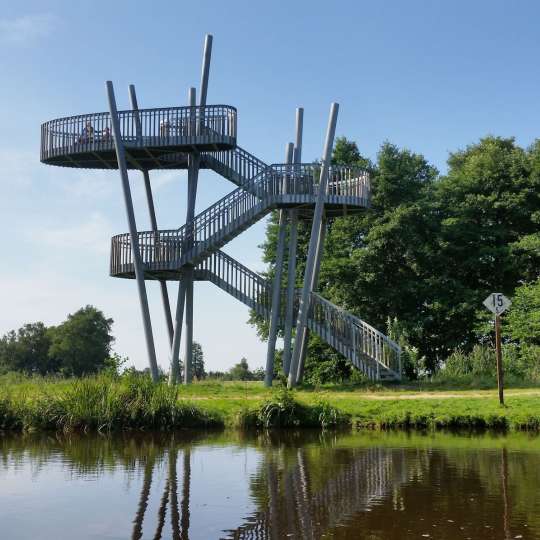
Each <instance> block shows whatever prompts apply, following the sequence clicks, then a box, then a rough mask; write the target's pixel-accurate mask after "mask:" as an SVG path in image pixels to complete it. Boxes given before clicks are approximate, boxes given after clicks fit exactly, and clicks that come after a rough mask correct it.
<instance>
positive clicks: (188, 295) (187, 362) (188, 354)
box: [182, 34, 213, 384]
mask: <svg viewBox="0 0 540 540" xmlns="http://www.w3.org/2000/svg"><path fill="white" fill-rule="evenodd" d="M212 39H213V38H212V35H211V34H207V35H206V37H205V40H204V53H203V63H202V69H201V87H200V97H199V99H200V101H199V105H200V106H201V107H204V106H205V105H206V97H207V95H208V79H209V76H210V62H211V59H212ZM188 102H189V105H190V106H191V107H195V106H196V105H197V94H196V90H195V88H190V89H189V96H188ZM193 110H194V109H193ZM191 125H194V122H191ZM203 125H204V113H203V112H201V127H202V126H203ZM200 164H201V158H200V154H199V152H196V151H195V152H192V153H191V154H190V155H189V157H188V201H187V202H188V203H187V213H186V224H189V223H191V222H192V221H193V218H194V217H195V202H196V199H197V184H198V180H199V168H200ZM187 231H188V246H187V248H188V249H189V248H191V247H192V246H193V242H194V239H193V237H191V238H190V234H189V233H190V230H189V228H188V229H187ZM191 233H193V231H191ZM182 280H183V281H185V312H186V313H185V315H186V319H185V320H186V349H185V357H184V384H189V383H190V382H191V380H192V378H193V373H192V372H193V287H194V284H193V266H192V265H186V267H185V271H184V275H183V276H182Z"/></svg>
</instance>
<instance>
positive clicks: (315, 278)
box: [296, 215, 326, 384]
mask: <svg viewBox="0 0 540 540" xmlns="http://www.w3.org/2000/svg"><path fill="white" fill-rule="evenodd" d="M318 238H319V239H318V242H317V254H316V256H315V271H314V272H313V281H312V283H311V290H312V291H313V292H314V291H316V290H317V283H318V281H319V273H320V270H321V259H322V253H323V248H324V239H325V238H326V219H325V218H324V215H323V219H322V221H321V228H320V230H319V235H318ZM308 341H309V328H308V327H307V326H306V329H305V332H304V335H303V338H302V343H301V345H300V360H299V362H298V368H297V371H296V382H297V384H298V383H301V382H302V378H303V377H304V366H305V363H306V355H307V345H308Z"/></svg>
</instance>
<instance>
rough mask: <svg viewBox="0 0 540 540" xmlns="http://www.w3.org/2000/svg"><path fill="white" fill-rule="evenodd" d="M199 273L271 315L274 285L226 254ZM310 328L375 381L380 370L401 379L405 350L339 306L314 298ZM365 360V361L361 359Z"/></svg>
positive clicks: (215, 255) (201, 266)
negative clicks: (403, 352) (382, 368)
mask: <svg viewBox="0 0 540 540" xmlns="http://www.w3.org/2000/svg"><path fill="white" fill-rule="evenodd" d="M196 270H199V271H203V272H206V273H207V275H206V278H207V279H209V280H210V281H212V282H213V283H215V284H216V285H218V286H219V287H220V288H222V289H223V290H225V291H226V292H228V293H229V294H231V295H232V296H234V297H235V298H237V299H239V300H240V301H242V302H243V303H244V304H246V305H248V306H249V307H250V308H252V309H255V311H256V312H257V313H259V314H260V315H263V316H268V315H269V311H270V306H271V300H270V299H271V297H272V283H271V282H270V281H268V280H266V279H265V278H264V277H262V276H260V275H259V274H257V273H256V272H253V271H252V270H250V269H249V268H247V267H246V266H244V265H243V264H241V263H240V262H238V261H237V260H235V259H234V258H232V257H230V256H229V255H227V254H226V253H224V252H222V251H216V252H215V253H212V254H211V255H210V256H209V257H208V258H206V259H205V260H204V261H202V262H201V263H199V265H198V266H197V267H196ZM285 293H286V291H285V289H283V291H282V295H283V302H281V306H282V307H283V306H284V304H285ZM298 303H299V291H298V290H297V291H296V295H295V306H294V312H295V313H296V312H297V311H298ZM281 316H283V313H282V314H281ZM308 324H309V325H310V326H311V327H312V328H313V329H314V330H315V331H316V332H317V333H318V334H319V335H320V337H321V338H323V339H324V340H325V341H327V342H328V341H329V339H330V341H332V340H337V343H336V342H334V343H330V344H331V345H333V346H336V345H339V346H338V347H337V348H338V350H339V351H340V352H341V353H342V354H343V355H344V356H346V357H347V358H349V360H351V361H352V362H353V364H354V365H355V366H356V367H358V368H360V369H362V371H364V372H365V373H367V374H368V375H370V376H372V377H373V378H375V379H376V378H378V377H377V374H378V372H380V366H384V367H385V368H387V369H389V370H391V371H392V372H394V373H395V374H397V375H398V376H400V373H401V365H400V355H401V347H400V346H399V345H398V344H397V343H396V342H395V341H393V340H392V339H390V338H389V337H387V336H385V335H384V334H383V333H382V332H380V331H379V330H377V329H376V328H374V327H373V326H371V325H370V324H368V323H366V322H365V321H363V320H362V319H360V318H359V317H356V316H354V315H352V314H351V313H349V312H347V311H345V310H344V309H342V308H340V307H339V306H336V305H335V304H333V303H332V302H330V301H329V300H326V299H325V298H324V297H322V296H321V295H320V294H317V293H312V294H311V299H310V310H309V320H308ZM361 356H363V357H364V359H362V358H360V357H361ZM366 360H367V361H368V362H366ZM369 362H372V363H374V364H373V365H372V364H369Z"/></svg>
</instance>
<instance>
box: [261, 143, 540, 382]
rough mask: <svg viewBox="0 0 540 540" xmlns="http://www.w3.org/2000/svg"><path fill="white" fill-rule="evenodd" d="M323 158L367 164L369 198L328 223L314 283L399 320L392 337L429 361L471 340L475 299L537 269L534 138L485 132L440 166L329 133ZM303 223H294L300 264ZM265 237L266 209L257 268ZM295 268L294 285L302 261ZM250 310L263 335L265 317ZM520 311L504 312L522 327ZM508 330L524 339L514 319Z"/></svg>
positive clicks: (430, 365) (538, 193)
mask: <svg viewBox="0 0 540 540" xmlns="http://www.w3.org/2000/svg"><path fill="white" fill-rule="evenodd" d="M333 162H334V163H337V164H342V165H356V166H361V167H364V168H365V169H367V170H368V171H369V172H370V174H371V178H372V204H371V208H369V209H368V210H366V211H365V212H363V213H361V214H358V215H352V216H348V217H341V218H336V219H334V220H332V221H331V222H330V223H329V225H328V232H327V236H326V243H325V247H324V255H323V260H322V267H321V273H320V280H319V284H318V289H319V291H320V292H321V293H322V294H323V296H325V297H327V298H328V299H329V300H330V301H332V302H334V303H336V304H337V305H339V306H342V307H343V308H345V309H347V310H349V311H351V312H352V313H354V314H355V315H357V316H359V317H360V318H362V319H364V320H366V321H367V322H369V323H370V324H373V325H374V326H376V327H378V328H380V329H381V330H383V331H384V330H387V331H390V328H389V326H393V329H394V330H396V329H399V334H400V335H399V336H396V337H397V339H400V340H401V341H402V343H404V344H406V345H407V346H408V347H409V351H415V352H414V355H415V357H416V358H417V359H419V358H422V359H423V360H422V362H423V366H424V367H425V368H426V369H427V370H428V371H431V372H433V371H435V370H436V369H437V367H438V366H439V365H440V364H441V363H442V362H444V360H445V359H446V358H447V357H448V356H449V355H450V354H451V353H452V351H454V350H457V349H459V350H461V351H465V352H466V351H470V350H472V348H473V347H474V345H475V344H477V343H478V341H479V335H478V328H479V326H481V324H482V322H484V321H485V310H484V308H483V306H482V300H483V299H484V298H485V297H486V296H487V295H488V294H489V293H490V292H493V291H498V292H503V293H505V294H507V295H509V296H512V295H513V294H514V291H515V290H516V288H517V287H520V286H521V285H522V284H523V283H527V282H529V283H533V282H535V281H536V280H537V278H538V277H539V271H538V269H539V268H540V266H539V263H540V260H539V257H540V234H539V232H538V227H539V223H540V184H539V182H540V142H539V141H537V142H536V143H535V144H533V145H532V146H531V147H530V148H527V149H524V148H521V147H520V146H518V145H517V144H516V142H515V140H514V139H512V138H500V137H491V136H490V137H485V138H483V139H481V140H480V141H479V142H477V143H475V144H472V145H470V146H468V147H466V148H465V149H464V150H459V151H457V152H454V153H452V154H450V156H449V159H448V171H447V173H446V174H444V175H440V174H439V172H438V171H437V169H436V168H435V167H434V166H433V165H431V164H430V163H429V162H428V161H427V160H426V159H425V158H424V157H423V156H422V155H420V154H416V153H414V152H411V151H410V150H407V149H400V148H398V147H397V146H395V145H393V144H390V143H384V144H383V145H382V147H381V149H380V151H379V153H378V155H377V159H376V161H375V162H374V163H372V162H370V161H369V160H368V159H366V158H365V157H364V156H362V155H361V154H360V152H359V151H358V147H357V145H356V143H354V142H353V141H349V140H347V139H345V138H339V139H337V140H336V144H335V147H334V154H333ZM308 225H309V224H308V223H305V224H303V225H301V227H300V234H299V256H298V261H299V262H301V261H303V259H304V258H305V257H304V256H303V255H304V254H305V251H306V250H307V242H308V238H309V230H310V229H309V227H308ZM276 237H277V220H276V218H275V217H274V218H273V219H271V220H270V222H269V225H268V227H267V235H266V241H265V243H264V244H263V245H262V248H263V252H264V259H265V261H266V262H267V263H268V264H269V267H268V276H272V275H273V271H274V269H273V265H274V262H275V249H276ZM298 266H299V268H298V274H297V285H300V283H301V280H302V276H303V271H304V268H303V265H302V264H299V265H298ZM284 274H285V275H286V273H284ZM533 289H534V287H533ZM533 289H526V290H524V291H523V292H522V293H521V296H519V301H518V304H519V305H520V306H522V305H524V303H526V304H527V306H533V305H535V306H536V304H535V302H536V300H535V298H533V297H534V296H535V294H537V293H536V292H535V289H534V290H533ZM535 309H539V308H538V306H536V308H535ZM252 320H253V322H254V323H255V324H256V325H257V327H258V330H259V333H260V334H261V335H263V336H264V334H265V331H266V327H265V324H264V323H263V322H262V321H261V320H260V319H257V318H256V317H253V318H252ZM526 320H527V316H526V315H524V316H523V318H522V319H521V322H520V323H518V316H517V315H516V316H511V315H509V321H515V324H516V325H518V326H520V327H521V328H522V330H523V332H528V334H531V332H532V329H531V328H530V327H531V325H534V324H536V323H534V321H535V319H534V318H533V319H531V320H529V321H528V327H529V328H528V329H525V327H526V326H527V325H526V324H525V321H526ZM390 322H392V325H390ZM535 328H536V327H535ZM512 335H513V337H514V338H516V339H523V335H522V334H520V330H518V329H514V331H513V334H512ZM310 353H311V354H312V355H313V356H314V358H315V359H316V360H318V361H321V360H324V359H328V358H332V355H333V353H331V352H330V349H329V348H327V347H325V346H324V345H323V344H318V343H317V345H316V346H315V342H314V346H312V347H311V348H310ZM308 362H309V359H308ZM340 373H342V372H340Z"/></svg>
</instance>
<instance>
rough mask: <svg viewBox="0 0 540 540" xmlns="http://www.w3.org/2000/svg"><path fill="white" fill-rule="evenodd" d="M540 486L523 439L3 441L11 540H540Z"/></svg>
mask: <svg viewBox="0 0 540 540" xmlns="http://www.w3.org/2000/svg"><path fill="white" fill-rule="evenodd" d="M59 471H61V472H62V475H61V476H59V475H58V472H59ZM27 476H28V478H27ZM51 486H55V489H52V488H51V489H52V491H51V493H52V495H51V496H50V498H47V497H45V498H44V497H43V496H42V493H44V491H43V490H46V489H47V487H51ZM539 487H540V441H539V440H538V439H533V438H528V437H526V436H524V435H518V436H514V437H512V438H504V437H477V438H474V437H473V438H471V437H456V436H451V435H438V436H432V437H427V436H420V435H406V434H367V435H351V434H336V433H333V434H332V433H327V434H320V433H310V432H303V433H287V432H285V433H283V432H282V433H274V434H260V435H241V434H238V433H235V434H220V433H210V434H204V433H196V434H193V433H183V434H174V435H170V436H168V437H162V436H155V435H154V436H152V435H149V436H140V435H138V436H122V437H114V438H108V437H97V436H96V437H94V436H85V437H51V436H48V437H43V436H34V437H32V436H26V437H13V438H7V437H5V438H3V439H0V523H1V524H2V526H1V529H2V530H3V531H4V534H3V535H1V536H2V538H8V539H10V540H12V539H13V540H15V539H17V538H29V537H38V538H55V539H61V538H73V537H75V536H76V537H77V538H81V539H84V538H105V537H106V538H132V539H137V540H139V539H143V538H153V539H162V538H163V539H168V538H172V539H174V540H178V539H182V540H186V539H189V538H191V539H194V538H228V539H278V538H299V539H309V540H311V539H318V538H343V539H348V538H373V539H378V538H381V539H382V538H384V539H393V538H395V539H398V538H422V537H423V538H449V539H450V538H451V539H454V538H474V539H477V538H484V539H488V538H502V539H510V538H540V519H539V517H538V516H539V515H540V497H539V494H540V489H539ZM62 494H64V495H62ZM63 496H65V497H68V498H69V499H68V500H69V501H71V504H68V505H67V506H66V504H65V503H63V500H62V499H61V497H63ZM16 498H19V500H24V505H23V506H22V507H20V505H18V504H16V503H15V502H14V500H15V499H16ZM75 508H81V509H82V511H81V512H75V511H72V512H71V513H70V510H74V509H75ZM130 508H131V511H130ZM97 515H99V516H100V519H99V520H95V516H97ZM28 516H31V519H29V518H28ZM44 516H46V519H45V520H44ZM57 516H61V518H62V520H63V524H62V526H61V527H56V526H55V525H54V523H53V521H54V520H55V519H59V518H58V517H57ZM33 521H37V522H38V524H39V525H38V526H35V524H34V523H33ZM130 522H131V523H130ZM36 530H37V531H39V533H40V534H38V535H37V536H36V534H35V531H36ZM73 531H76V535H75V534H74V532H73ZM130 535H131V536H130Z"/></svg>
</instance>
